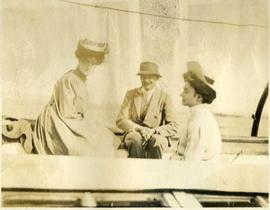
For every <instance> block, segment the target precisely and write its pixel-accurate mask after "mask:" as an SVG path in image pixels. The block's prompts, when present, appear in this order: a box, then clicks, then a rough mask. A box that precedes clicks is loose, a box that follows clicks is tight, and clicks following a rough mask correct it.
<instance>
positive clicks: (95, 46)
mask: <svg viewBox="0 0 270 210" xmlns="http://www.w3.org/2000/svg"><path fill="white" fill-rule="evenodd" d="M108 53H109V45H108V44H107V43H98V42H94V41H91V40H88V39H81V40H79V42H78V46H77V50H76V56H77V57H78V58H79V57H86V58H87V57H91V56H104V55H105V54H108Z"/></svg>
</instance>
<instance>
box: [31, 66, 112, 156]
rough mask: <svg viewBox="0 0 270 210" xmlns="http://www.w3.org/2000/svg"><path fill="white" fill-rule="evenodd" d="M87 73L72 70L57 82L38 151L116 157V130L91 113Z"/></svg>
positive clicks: (39, 129) (41, 120)
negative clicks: (114, 155) (92, 116)
mask: <svg viewBox="0 0 270 210" xmlns="http://www.w3.org/2000/svg"><path fill="white" fill-rule="evenodd" d="M88 97H89V96H88V91H87V86H86V76H85V75H83V74H82V73H81V72H80V71H79V70H78V69H75V70H71V71H69V72H67V73H66V74H64V76H63V77H62V78H61V79H59V80H58V81H57V83H56V84H55V86H54V90H53V95H52V97H51V99H50V101H49V103H48V104H47V105H46V106H45V108H44V110H43V111H42V113H41V114H40V115H39V117H38V119H37V122H36V125H35V130H34V139H33V142H34V143H33V144H34V148H35V150H36V153H38V154H53V155H82V156H102V157H104V156H107V157H108V156H113V154H114V147H113V138H114V135H113V133H112V132H111V131H110V130H108V129H107V128H106V127H105V126H102V125H98V124H97V123H95V120H94V119H91V116H87V109H88Z"/></svg>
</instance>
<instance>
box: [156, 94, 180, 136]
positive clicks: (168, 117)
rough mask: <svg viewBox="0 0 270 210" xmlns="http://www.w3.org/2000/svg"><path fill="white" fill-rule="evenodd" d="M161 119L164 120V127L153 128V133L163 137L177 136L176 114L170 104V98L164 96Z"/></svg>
mask: <svg viewBox="0 0 270 210" xmlns="http://www.w3.org/2000/svg"><path fill="white" fill-rule="evenodd" d="M162 112H163V115H164V116H163V117H164V120H165V125H161V126H159V127H157V128H155V133H156V134H160V135H162V136H165V137H171V136H176V135H177V123H176V120H175V118H176V113H175V109H174V106H173V103H172V99H171V97H170V96H169V95H168V94H166V96H165V102H164V107H163V111H162Z"/></svg>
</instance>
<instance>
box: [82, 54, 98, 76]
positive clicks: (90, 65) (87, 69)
mask: <svg viewBox="0 0 270 210" xmlns="http://www.w3.org/2000/svg"><path fill="white" fill-rule="evenodd" d="M95 67H96V59H95V58H89V59H79V70H80V71H81V72H82V73H83V74H84V75H85V76H88V75H90V74H92V73H94V71H95Z"/></svg>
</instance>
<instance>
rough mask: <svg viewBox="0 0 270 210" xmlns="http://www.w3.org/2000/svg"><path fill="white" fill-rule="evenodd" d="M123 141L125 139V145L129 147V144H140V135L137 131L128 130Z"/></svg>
mask: <svg viewBox="0 0 270 210" xmlns="http://www.w3.org/2000/svg"><path fill="white" fill-rule="evenodd" d="M124 141H125V143H126V145H127V147H129V146H130V145H134V146H141V144H142V137H141V135H140V134H139V133H138V132H130V133H128V134H127V135H126V137H125V140H124Z"/></svg>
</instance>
